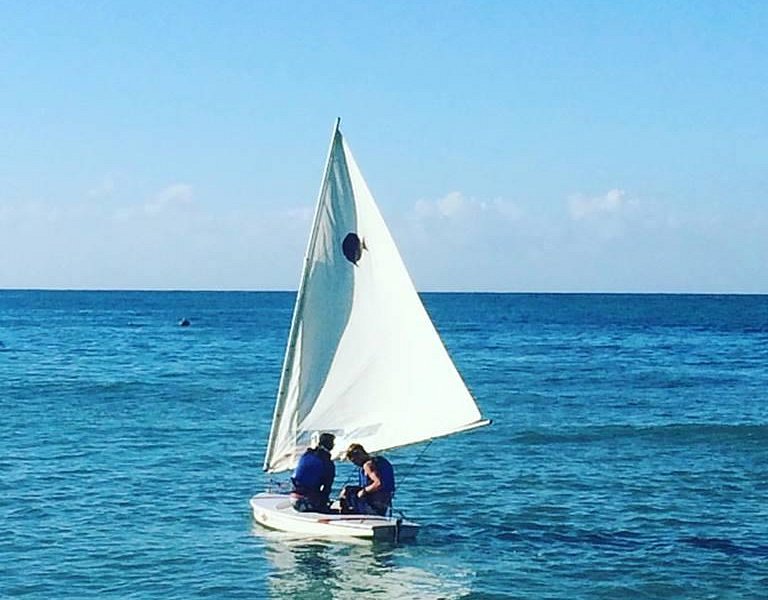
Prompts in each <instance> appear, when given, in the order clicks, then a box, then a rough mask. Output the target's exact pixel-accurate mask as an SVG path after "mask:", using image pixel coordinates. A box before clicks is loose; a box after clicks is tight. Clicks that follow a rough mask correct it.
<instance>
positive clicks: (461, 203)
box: [413, 192, 522, 220]
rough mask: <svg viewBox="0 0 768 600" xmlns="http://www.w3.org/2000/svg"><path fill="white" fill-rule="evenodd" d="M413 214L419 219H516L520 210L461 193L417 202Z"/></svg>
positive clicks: (506, 203)
mask: <svg viewBox="0 0 768 600" xmlns="http://www.w3.org/2000/svg"><path fill="white" fill-rule="evenodd" d="M413 214H414V215H415V216H416V217H417V218H419V219H434V218H440V219H462V220H463V219H466V218H471V217H480V216H492V217H501V218H504V219H510V220H514V219H518V218H520V217H521V215H522V210H521V209H520V207H519V206H517V205H516V204H515V203H513V202H510V201H507V200H502V199H501V198H495V199H493V200H478V199H476V198H471V197H470V198H468V197H466V196H465V195H464V194H463V193H461V192H450V193H449V194H446V195H445V196H443V197H442V198H438V199H437V200H418V201H417V202H416V204H415V205H414V208H413Z"/></svg>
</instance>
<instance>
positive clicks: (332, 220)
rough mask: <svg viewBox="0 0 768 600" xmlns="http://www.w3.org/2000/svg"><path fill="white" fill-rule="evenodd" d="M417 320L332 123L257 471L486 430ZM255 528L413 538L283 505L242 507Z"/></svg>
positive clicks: (284, 499)
mask: <svg viewBox="0 0 768 600" xmlns="http://www.w3.org/2000/svg"><path fill="white" fill-rule="evenodd" d="M489 423H490V421H489V420H485V419H483V417H482V415H481V413H480V410H479V409H478V406H477V404H476V402H475V400H474V398H473V397H472V395H471V394H470V392H469V390H468V389H467V386H466V385H465V383H464V381H463V380H462V378H461V376H460V375H459V373H458V371H457V369H456V367H455V365H454V364H453V362H452V360H451V358H450V356H449V355H448V352H447V351H446V349H445V346H444V345H443V343H442V341H441V340H440V337H439V335H438V333H437V331H436V330H435V327H434V325H433V324H432V321H431V320H430V318H429V315H428V314H427V311H426V310H425V308H424V306H423V304H422V303H421V300H420V298H419V296H418V294H417V293H416V289H415V288H414V285H413V283H412V281H411V278H410V276H409V274H408V271H407V270H406V268H405V265H404V264H403V261H402V258H401V257H400V253H399V252H398V250H397V246H396V245H395V242H394V240H393V239H392V236H391V234H390V232H389V229H388V228H387V225H386V223H385V222H384V219H383V218H382V216H381V213H380V212H379V209H378V207H377V205H376V202H375V200H374V198H373V196H372V194H371V192H370V190H369V189H368V186H367V185H366V183H365V180H364V179H363V176H362V174H361V172H360V169H359V168H358V166H357V163H356V162H355V159H354V157H353V156H352V153H351V151H350V149H349V146H348V145H347V142H346V140H345V139H344V137H343V135H342V133H341V129H340V120H337V121H336V124H335V126H334V129H333V135H332V137H331V144H330V149H329V152H328V158H327V161H326V166H325V172H324V175H323V179H322V184H321V186H320V193H319V196H318V201H317V205H316V210H315V216H314V220H313V224H312V230H311V233H310V237H309V243H308V246H307V251H306V256H305V261H304V267H303V271H302V275H301V281H300V284H299V290H298V294H297V297H296V304H295V306H294V311H293V318H292V321H291V328H290V332H289V334H288V343H287V348H286V352H285V359H284V363H283V369H282V373H281V377H280V385H279V388H278V394H277V400H276V403H275V408H274V414H273V419H272V428H271V431H270V435H269V442H268V444H267V451H266V455H265V458H264V470H265V471H267V472H269V473H279V472H282V471H286V470H290V469H293V468H295V466H296V465H297V463H298V460H299V458H300V456H301V454H302V453H303V452H304V451H305V449H306V448H307V447H308V446H309V445H310V441H311V438H312V436H313V434H315V435H316V434H317V433H318V432H330V433H333V434H334V435H335V436H336V445H335V451H334V454H333V456H332V458H334V460H338V459H340V458H343V457H342V456H341V454H342V453H343V451H344V450H345V449H346V448H347V446H348V445H349V444H350V443H353V442H356V443H359V444H362V445H363V446H364V447H365V448H366V450H368V451H369V452H371V453H376V452H380V451H382V450H388V449H393V448H399V447H401V446H406V445H410V444H415V443H418V442H424V441H427V440H430V439H432V438H436V437H442V436H446V435H451V434H454V433H457V432H460V431H466V430H470V429H474V428H477V427H481V426H483V425H487V424H489ZM250 504H251V508H252V511H253V516H254V519H255V520H256V521H257V522H258V523H260V524H261V525H263V526H265V527H268V528H271V529H277V530H282V531H288V532H292V533H295V534H301V535H308V536H323V537H325V536H342V537H353V538H363V539H375V540H378V539H390V540H391V539H400V540H404V539H407V538H412V537H415V536H416V534H417V532H418V530H419V525H418V524H416V523H413V522H410V521H406V520H404V519H402V518H399V519H398V518H395V517H392V516H371V515H350V514H335V513H331V514H325V513H323V514H321V513H311V512H309V513H307V512H303V513H302V512H298V511H296V510H294V509H293V507H292V506H291V502H290V495H289V494H285V493H272V492H265V493H261V494H257V495H255V496H254V497H253V498H251V501H250Z"/></svg>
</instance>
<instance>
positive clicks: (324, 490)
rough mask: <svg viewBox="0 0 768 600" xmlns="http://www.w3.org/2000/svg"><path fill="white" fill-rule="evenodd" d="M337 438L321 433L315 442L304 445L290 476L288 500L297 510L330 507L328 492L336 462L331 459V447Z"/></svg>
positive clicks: (315, 510)
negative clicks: (291, 485) (289, 496)
mask: <svg viewBox="0 0 768 600" xmlns="http://www.w3.org/2000/svg"><path fill="white" fill-rule="evenodd" d="M335 441H336V438H335V436H334V435H333V434H332V433H322V434H320V437H319V439H318V441H317V443H316V444H315V445H314V446H313V447H311V448H307V451H306V452H304V454H303V455H302V456H301V458H300V459H299V464H298V465H297V466H296V470H295V471H294V472H293V477H291V483H292V484H293V490H292V491H291V504H292V505H293V508H295V509H296V510H297V511H299V512H320V513H327V512H329V511H330V508H329V505H330V500H329V498H330V495H331V486H333V480H334V478H335V477H336V466H335V465H334V464H333V461H332V460H331V450H333V445H334V443H335Z"/></svg>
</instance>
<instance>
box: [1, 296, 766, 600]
mask: <svg viewBox="0 0 768 600" xmlns="http://www.w3.org/2000/svg"><path fill="white" fill-rule="evenodd" d="M424 299H425V303H426V305H427V308H428V309H429V311H430V313H431V314H432V315H433V318H434V320H435V322H436V324H437V326H438V328H439V329H440V331H441V333H442V335H443V338H444V340H445V342H446V345H447V346H448V348H449V350H450V352H451V353H452V355H453V356H454V359H455V361H456V363H457V364H458V366H459V368H460V370H461V371H462V373H463V375H464V377H465V379H466V381H467V383H468V384H469V386H470V388H471V389H472V390H473V392H474V394H475V396H476V397H477V399H478V402H479V404H480V406H481V408H482V410H483V413H484V414H485V416H487V417H490V418H492V419H493V420H494V424H493V426H491V427H487V428H484V429H481V430H478V431H476V432H473V433H467V434H463V435H457V436H453V437H452V438H447V439H443V440H436V441H434V442H433V443H432V444H431V445H421V446H415V447H413V448H409V449H402V450H400V451H396V452H393V453H391V454H390V458H391V459H392V460H393V462H394V463H395V466H396V468H397V469H398V474H399V478H400V491H399V493H398V499H397V500H398V504H399V506H400V508H401V509H402V510H403V511H404V512H405V513H406V514H407V515H408V517H409V518H412V519H414V520H417V521H419V522H420V523H422V524H423V525H424V526H425V528H424V530H423V531H422V533H421V537H420V540H419V541H418V542H417V543H416V544H412V545H407V546H386V545H375V546H374V545H371V544H362V545H360V544H343V543H329V542H320V541H315V542H309V543H307V542H305V543H297V542H296V541H290V540H285V539H283V538H282V537H281V536H280V535H275V534H270V533H267V532H264V531H262V530H261V529H259V528H258V527H257V526H255V525H254V524H253V523H252V521H251V517H250V514H249V508H248V499H249V497H250V496H251V495H252V494H253V493H255V492H257V491H261V490H262V489H263V488H264V487H265V485H266V484H267V477H266V476H265V475H264V474H263V473H262V471H261V461H262V457H263V453H264V449H265V440H266V436H267V433H268V431H269V424H270V419H271V416H272V408H273V398H274V394H275V390H276V387H277V381H278V373H279V370H280V365H281V361H282V352H283V346H284V341H285V338H286V335H287V329H288V324H289V320H290V313H291V308H292V301H293V295H292V294H288V293H199V292H194V293H183V292H180V293H161V292H155V293H145V292H34V291H24V292H19V291H0V597H27V598H95V597H98V598H104V597H112V598H198V597H214V598H267V597H273V598H286V597H297V598H360V597H365V598H369V597H371V598H373V597H379V598H399V597H402V598H459V597H466V598H507V597H510V598H536V599H541V598H617V599H618V598H622V599H623V598H691V599H694V598H696V599H699V598H739V599H741V598H767V597H768V398H767V397H766V394H767V390H768V297H767V296H665V295H658V296H657V295H650V296H638V295H522V294H521V295H517V294H512V295H493V294H481V295H478V294H435V295H431V294H427V295H425V297H424ZM182 317H186V318H188V319H190V321H191V323H192V325H191V326H190V327H187V328H182V327H179V326H178V322H179V319H181V318H182ZM340 471H341V474H340V475H339V477H338V480H339V483H343V479H344V477H345V475H346V473H347V471H348V467H347V466H346V465H343V466H342V467H341V468H340Z"/></svg>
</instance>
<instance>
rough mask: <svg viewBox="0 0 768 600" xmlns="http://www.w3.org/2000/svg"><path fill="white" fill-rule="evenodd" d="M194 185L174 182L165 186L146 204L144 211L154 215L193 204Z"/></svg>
mask: <svg viewBox="0 0 768 600" xmlns="http://www.w3.org/2000/svg"><path fill="white" fill-rule="evenodd" d="M192 198H193V191H192V186H191V185H188V184H186V183H174V184H172V185H169V186H168V187H165V188H163V189H162V190H160V191H159V192H158V193H157V194H155V195H154V196H153V197H152V198H150V200H149V201H148V202H147V203H146V204H145V205H144V211H145V212H147V213H148V214H151V215H154V214H158V213H162V212H166V211H169V210H177V209H184V208H187V207H189V206H191V205H192Z"/></svg>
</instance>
